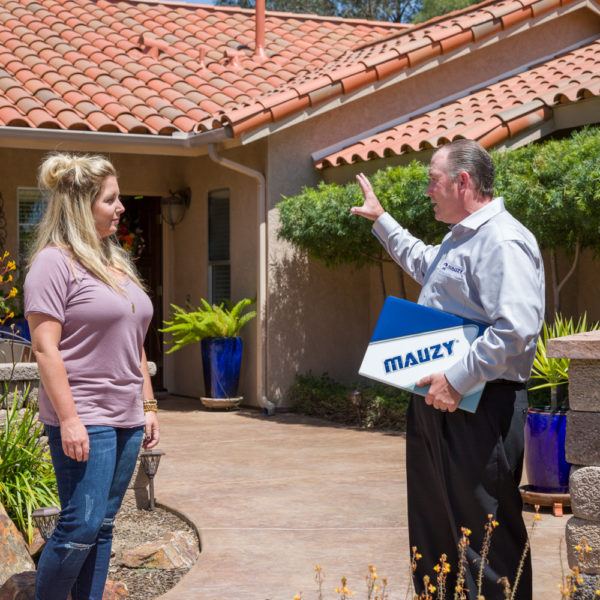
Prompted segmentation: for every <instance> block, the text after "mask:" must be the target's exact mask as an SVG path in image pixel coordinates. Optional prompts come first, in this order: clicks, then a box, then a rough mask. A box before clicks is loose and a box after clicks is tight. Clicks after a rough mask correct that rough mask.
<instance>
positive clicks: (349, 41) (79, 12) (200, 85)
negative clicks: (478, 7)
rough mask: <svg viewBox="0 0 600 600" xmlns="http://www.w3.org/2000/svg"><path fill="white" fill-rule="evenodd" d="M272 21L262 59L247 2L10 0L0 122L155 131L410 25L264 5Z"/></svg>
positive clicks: (1, 44) (250, 100)
mask: <svg viewBox="0 0 600 600" xmlns="http://www.w3.org/2000/svg"><path fill="white" fill-rule="evenodd" d="M265 29H266V51H267V56H268V58H267V60H266V61H264V62H262V63H261V62H257V61H255V60H254V59H253V58H252V54H253V48H254V11H252V10H243V9H236V8H226V7H215V6H210V5H197V4H194V5H191V4H188V5H186V4H180V5H177V4H160V3H153V2H146V3H142V2H134V1H113V0H37V1H31V0H3V1H2V2H1V3H0V125H7V126H18V127H42V128H54V129H73V130H92V131H102V132H124V133H127V132H129V133H148V134H156V133H158V134H170V133H172V132H174V131H177V130H179V131H184V132H189V131H192V130H194V129H196V128H197V126H198V123H204V122H209V123H211V127H213V126H215V125H216V126H220V123H218V124H214V125H213V124H212V122H213V119H214V117H215V116H216V115H219V114H221V113H223V112H224V111H232V110H235V111H244V110H246V109H247V107H248V106H250V105H255V102H256V98H258V97H261V96H262V95H264V94H268V93H270V92H272V91H273V90H274V89H275V88H277V87H278V86H281V85H283V84H285V83H287V82H289V81H290V80H292V79H294V78H295V77H296V75H297V74H298V73H300V72H303V71H304V70H306V69H315V68H319V67H322V66H323V65H324V64H326V63H327V62H330V61H332V60H335V59H337V58H339V57H340V56H342V55H343V54H344V53H345V52H347V51H349V50H350V49H351V48H353V47H355V46H356V45H357V44H361V43H365V42H372V41H374V40H377V39H381V38H382V37H387V36H388V35H389V34H390V32H397V31H400V30H404V29H406V26H403V25H399V24H393V23H374V22H371V23H369V22H367V21H359V20H344V19H335V18H321V17H312V16H307V15H297V14H285V13H271V12H269V13H267V18H266V27H265ZM262 110H264V109H262Z"/></svg>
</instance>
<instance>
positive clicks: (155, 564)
mask: <svg viewBox="0 0 600 600" xmlns="http://www.w3.org/2000/svg"><path fill="white" fill-rule="evenodd" d="M199 554H200V551H199V549H198V543H197V542H196V539H195V538H194V536H193V535H191V534H189V533H188V532H186V531H173V532H170V533H167V534H165V535H164V536H162V537H161V538H159V539H158V540H156V541H154V542H148V543H146V544H142V545H141V546H137V547H136V548H133V549H131V550H124V551H123V552H122V554H121V556H120V559H119V563H120V564H122V565H124V566H126V567H130V568H146V569H166V570H173V569H182V568H189V567H191V566H192V565H193V564H194V563H195V562H196V560H197V559H198V556H199Z"/></svg>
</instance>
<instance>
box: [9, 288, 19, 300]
mask: <svg viewBox="0 0 600 600" xmlns="http://www.w3.org/2000/svg"><path fill="white" fill-rule="evenodd" d="M18 293H19V290H18V289H17V288H16V287H13V288H12V289H11V290H10V292H8V296H6V299H7V300H8V299H9V298H14V297H15V296H16V295H17V294H18Z"/></svg>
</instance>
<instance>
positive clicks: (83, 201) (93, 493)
mask: <svg viewBox="0 0 600 600" xmlns="http://www.w3.org/2000/svg"><path fill="white" fill-rule="evenodd" d="M39 181H40V187H41V188H42V189H44V190H46V192H47V193H48V197H49V205H48V208H47V210H46V213H45V215H44V218H43V219H42V222H41V223H40V226H39V229H38V233H37V237H36V240H35V243H34V246H33V249H32V253H31V259H30V263H29V271H28V273H27V277H26V280H25V315H26V317H27V320H28V322H29V326H30V329H31V336H32V345H33V351H34V353H35V356H36V359H37V363H38V366H39V370H40V377H41V382H42V386H41V388H40V396H39V405H40V420H41V421H42V422H43V423H44V424H45V426H46V432H47V435H48V441H49V445H50V451H51V455H52V462H53V464H54V469H55V471H56V478H57V482H58V492H59V496H60V503H61V513H60V518H59V521H58V525H57V527H56V530H55V531H54V534H53V535H52V537H51V538H50V540H49V541H48V543H47V544H46V547H45V548H44V551H43V553H42V555H41V557H40V560H39V564H38V573H37V582H36V595H35V597H36V600H64V599H66V598H67V596H68V594H69V593H71V595H72V598H73V600H84V599H85V600H101V598H102V593H103V590H104V585H105V582H106V576H107V573H108V564H109V559H110V553H111V545H112V530H113V522H114V518H115V515H116V514H117V511H118V510H119V507H120V505H121V501H122V499H123V495H124V493H125V490H126V489H127V485H128V483H129V480H130V479H131V475H132V473H133V469H134V467H135V462H136V457H137V455H138V451H139V449H140V444H143V446H144V447H145V448H152V447H154V446H156V444H157V443H158V439H159V430H158V420H157V416H156V401H155V400H154V399H153V394H152V386H151V383H150V376H149V374H148V365H147V362H146V356H145V353H144V349H143V343H144V337H145V335H146V331H147V329H148V325H149V323H150V319H151V317H152V304H151V302H150V299H149V298H148V296H147V295H146V293H145V292H144V289H143V284H142V282H141V281H140V279H139V277H138V275H137V273H136V270H135V268H134V266H133V264H132V262H131V260H130V259H129V256H128V255H127V253H126V252H125V251H124V250H122V249H121V247H120V246H119V245H118V243H117V242H116V240H115V239H114V233H115V232H116V231H117V226H118V224H119V219H120V217H121V215H122V214H123V211H124V210H125V209H124V207H123V204H122V203H121V200H120V198H119V186H118V183H117V177H116V172H115V169H114V167H113V166H112V164H111V163H110V162H109V161H108V160H106V159H105V158H103V157H100V156H76V155H69V154H55V155H51V156H50V157H48V158H47V159H46V160H45V161H44V162H43V163H42V165H41V167H40V173H39Z"/></svg>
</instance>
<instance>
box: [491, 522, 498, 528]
mask: <svg viewBox="0 0 600 600" xmlns="http://www.w3.org/2000/svg"><path fill="white" fill-rule="evenodd" d="M498 525H500V523H498V521H492V526H493V527H498Z"/></svg>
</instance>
